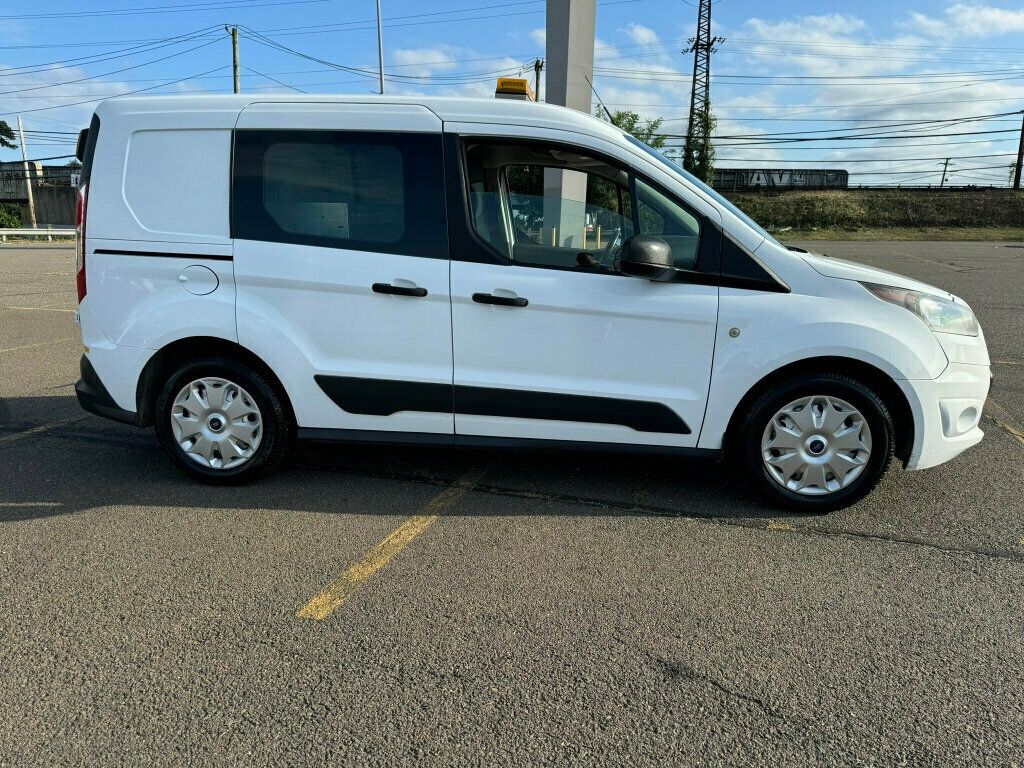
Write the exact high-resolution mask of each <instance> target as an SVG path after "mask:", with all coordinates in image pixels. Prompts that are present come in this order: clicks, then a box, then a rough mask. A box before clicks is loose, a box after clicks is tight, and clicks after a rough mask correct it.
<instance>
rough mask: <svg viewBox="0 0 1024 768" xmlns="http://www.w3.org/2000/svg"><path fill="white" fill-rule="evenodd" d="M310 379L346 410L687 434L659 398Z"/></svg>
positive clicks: (349, 378)
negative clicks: (455, 415)
mask: <svg viewBox="0 0 1024 768" xmlns="http://www.w3.org/2000/svg"><path fill="white" fill-rule="evenodd" d="M315 378H316V383H317V384H319V385H320V389H322V390H323V391H324V393H325V394H326V395H327V396H328V397H329V398H331V400H333V401H334V403H335V405H337V406H338V407H339V408H341V409H342V410H344V411H348V412H349V413H358V414H363V415H367V416H390V415H392V414H395V413H398V412H399V411H420V412H427V413H461V414H467V415H474V416H505V417H508V418H516V419H545V420H549V421H572V422H585V423H593V424H618V425H621V426H625V427H630V428H631V429H635V430H636V431H638V432H661V433H666V434H674V435H688V434H690V427H689V426H688V425H687V424H686V422H685V421H683V420H682V419H681V418H679V415H678V414H677V413H676V412H675V411H673V410H672V409H671V408H669V407H668V406H667V405H665V404H664V403H657V402H653V401H650V400H626V399H621V398H616V397H596V396H592V395H566V394H561V393H555V392H531V391H526V390H521V389H500V388H497V387H467V386H456V387H452V386H450V385H448V384H430V383H422V382H414V381H396V380H392V379H366V378H360V377H353V376H326V375H323V374H320V375H317V376H316V377H315Z"/></svg>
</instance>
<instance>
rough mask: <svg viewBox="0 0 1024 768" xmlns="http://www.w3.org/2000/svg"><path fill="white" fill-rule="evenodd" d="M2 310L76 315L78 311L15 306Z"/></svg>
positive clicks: (3, 307)
mask: <svg viewBox="0 0 1024 768" xmlns="http://www.w3.org/2000/svg"><path fill="white" fill-rule="evenodd" d="M0 309H17V310H20V311H22V312H70V313H71V314H74V313H75V312H77V311H78V310H77V309H51V308H50V307H13V306H2V307H0Z"/></svg>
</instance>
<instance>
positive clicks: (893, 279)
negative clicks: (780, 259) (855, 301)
mask: <svg viewBox="0 0 1024 768" xmlns="http://www.w3.org/2000/svg"><path fill="white" fill-rule="evenodd" d="M799 256H800V258H802V259H803V260H804V261H806V262H807V263H808V264H809V265H810V266H811V267H812V268H813V269H814V270H815V271H816V272H818V273H819V274H821V275H824V276H825V277H835V278H838V279H840V280H857V281H859V282H864V283H877V284H878V285H891V286H893V287H894V288H905V289H907V290H910V291H921V293H928V294H931V295H932V296H941V297H942V298H944V299H950V300H952V299H953V298H954V297H953V294H951V293H949V292H947V291H944V290H942V289H941V288H936V287H935V286H934V285H928V283H922V282H920V281H918V280H913V279H911V278H909V277H904V276H903V275H898V274H896V273H895V272H889V271H888V270H885V269H876V268H875V267H869V266H867V265H866V264H858V263H856V262H854V261H846V260H845V259H835V258H832V257H831V256H824V255H822V254H818V253H801V254H799Z"/></svg>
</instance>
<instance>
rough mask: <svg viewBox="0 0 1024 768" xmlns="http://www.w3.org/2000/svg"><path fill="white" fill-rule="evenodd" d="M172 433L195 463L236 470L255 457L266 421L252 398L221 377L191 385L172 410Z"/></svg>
mask: <svg viewBox="0 0 1024 768" xmlns="http://www.w3.org/2000/svg"><path fill="white" fill-rule="evenodd" d="M171 431H172V433H173V434H174V439H175V440H176V441H177V443H178V445H180V446H181V450H183V451H184V452H185V454H186V455H187V456H188V457H189V458H190V459H192V461H194V462H196V463H197V464H200V465H202V466H204V467H210V468H212V469H232V468H234V467H237V466H239V465H241V464H244V463H245V462H247V461H248V460H249V459H251V458H252V457H253V455H254V454H255V453H256V449H257V448H259V445H260V440H261V439H262V437H263V419H262V416H261V414H260V409H259V407H258V406H257V405H256V401H255V400H253V399H252V396H251V395H250V394H249V393H248V392H246V391H245V390H244V389H242V388H241V387H240V386H238V385H237V384H235V383H234V382H231V381H228V380H227V379H221V378H217V377H208V378H204V379H196V380H195V381H192V382H189V383H188V384H186V385H185V386H184V387H182V388H181V391H180V392H178V395H177V397H175V398H174V405H173V407H172V408H171Z"/></svg>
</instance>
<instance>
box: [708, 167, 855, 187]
mask: <svg viewBox="0 0 1024 768" xmlns="http://www.w3.org/2000/svg"><path fill="white" fill-rule="evenodd" d="M849 183H850V174H849V172H848V171H844V170H836V169H825V168H779V169H772V168H719V169H716V170H715V181H714V187H715V189H722V190H736V191H742V190H758V189H779V190H785V189H846V188H847V187H848V186H849Z"/></svg>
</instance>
